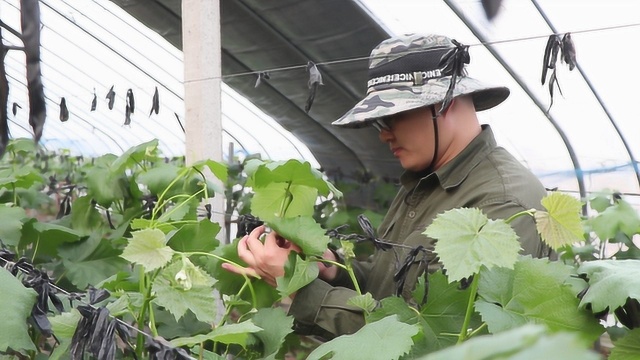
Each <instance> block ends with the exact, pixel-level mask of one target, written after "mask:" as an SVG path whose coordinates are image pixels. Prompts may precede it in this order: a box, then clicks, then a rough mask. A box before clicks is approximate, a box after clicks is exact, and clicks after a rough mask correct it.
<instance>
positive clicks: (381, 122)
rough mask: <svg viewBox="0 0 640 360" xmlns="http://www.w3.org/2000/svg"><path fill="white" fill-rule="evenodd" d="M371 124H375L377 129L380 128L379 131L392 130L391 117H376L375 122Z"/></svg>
mask: <svg viewBox="0 0 640 360" xmlns="http://www.w3.org/2000/svg"><path fill="white" fill-rule="evenodd" d="M371 126H373V127H374V128H375V129H376V130H378V132H382V130H385V131H391V119H389V118H380V119H376V120H375V121H374V122H373V123H371Z"/></svg>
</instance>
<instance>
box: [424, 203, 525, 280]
mask: <svg viewBox="0 0 640 360" xmlns="http://www.w3.org/2000/svg"><path fill="white" fill-rule="evenodd" d="M424 234H425V235H427V236H430V237H432V238H434V239H436V240H438V242H437V243H436V248H435V251H436V253H437V254H438V256H439V257H440V261H441V262H442V264H443V265H444V268H445V269H446V270H447V274H448V278H449V281H457V280H461V279H463V278H466V277H469V276H471V275H473V274H477V273H478V272H479V271H480V268H481V267H483V266H484V267H487V268H491V267H493V266H498V267H505V268H509V269H512V268H513V264H514V263H515V262H516V259H517V258H518V252H519V251H520V243H519V242H518V236H517V235H516V233H515V231H514V230H513V228H511V227H510V226H509V225H508V224H507V223H505V222H504V220H489V219H488V218H487V216H486V215H484V214H483V213H482V212H481V211H480V210H479V209H468V208H462V209H453V210H449V211H446V212H444V213H442V214H439V215H438V216H437V217H436V218H435V219H434V220H433V222H432V223H431V225H429V226H428V227H427V229H426V230H425V231H424Z"/></svg>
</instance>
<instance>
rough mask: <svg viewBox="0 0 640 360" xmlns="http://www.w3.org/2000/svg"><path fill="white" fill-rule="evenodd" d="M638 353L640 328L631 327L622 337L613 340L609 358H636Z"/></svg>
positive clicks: (625, 359)
mask: <svg viewBox="0 0 640 360" xmlns="http://www.w3.org/2000/svg"><path fill="white" fill-rule="evenodd" d="M638 354H640V328H638V329H633V330H631V331H629V332H628V333H627V335H625V336H624V337H623V338H621V339H618V340H616V341H614V342H613V350H611V354H609V357H608V359H609V360H638Z"/></svg>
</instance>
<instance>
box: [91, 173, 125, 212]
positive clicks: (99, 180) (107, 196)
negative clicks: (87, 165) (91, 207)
mask: <svg viewBox="0 0 640 360" xmlns="http://www.w3.org/2000/svg"><path fill="white" fill-rule="evenodd" d="M122 176H123V175H122V174H119V173H118V174H114V173H112V172H111V171H110V170H109V169H105V168H99V167H95V168H93V169H91V170H90V171H89V173H87V177H86V182H87V196H88V197H90V198H92V199H94V200H95V201H96V202H97V203H98V204H100V205H102V206H104V207H106V208H108V207H110V206H111V204H112V203H113V202H114V201H117V200H119V199H122V198H123V197H124V192H123V191H122V190H123V188H122V187H121V184H120V179H121V178H122Z"/></svg>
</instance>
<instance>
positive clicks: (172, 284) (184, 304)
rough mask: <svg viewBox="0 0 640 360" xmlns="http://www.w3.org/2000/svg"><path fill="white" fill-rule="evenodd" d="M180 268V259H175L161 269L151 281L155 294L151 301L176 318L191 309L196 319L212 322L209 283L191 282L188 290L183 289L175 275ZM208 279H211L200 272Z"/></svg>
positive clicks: (213, 303) (213, 310) (214, 311)
mask: <svg viewBox="0 0 640 360" xmlns="http://www.w3.org/2000/svg"><path fill="white" fill-rule="evenodd" d="M181 269H182V261H176V262H174V263H172V264H171V265H169V266H167V267H166V268H164V269H162V271H160V273H159V274H158V276H156V278H155V280H154V281H153V287H152V291H153V292H154V293H155V294H156V297H155V299H153V302H154V303H155V304H157V305H159V306H162V307H164V308H165V309H167V310H168V311H169V312H170V313H171V314H173V316H174V317H175V318H176V320H180V318H181V317H182V316H183V315H184V314H185V313H186V312H187V310H191V311H192V312H193V313H194V314H195V316H196V317H197V318H198V320H200V321H203V322H207V323H213V322H215V317H216V303H215V297H214V295H213V288H212V287H211V285H198V284H193V286H192V287H191V288H190V289H189V290H184V289H183V287H182V286H181V285H180V284H178V282H177V281H176V279H175V277H176V274H178V272H180V270H181ZM202 275H203V276H205V277H207V278H208V279H209V282H210V284H212V283H213V279H211V278H210V277H208V276H206V275H204V273H203V274H202Z"/></svg>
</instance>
